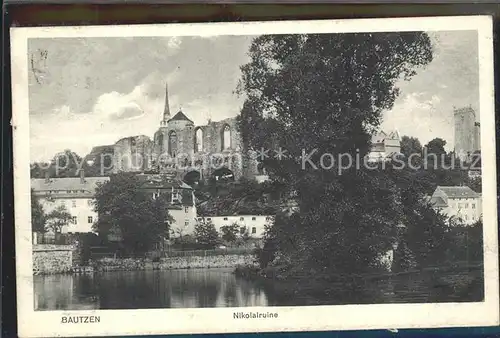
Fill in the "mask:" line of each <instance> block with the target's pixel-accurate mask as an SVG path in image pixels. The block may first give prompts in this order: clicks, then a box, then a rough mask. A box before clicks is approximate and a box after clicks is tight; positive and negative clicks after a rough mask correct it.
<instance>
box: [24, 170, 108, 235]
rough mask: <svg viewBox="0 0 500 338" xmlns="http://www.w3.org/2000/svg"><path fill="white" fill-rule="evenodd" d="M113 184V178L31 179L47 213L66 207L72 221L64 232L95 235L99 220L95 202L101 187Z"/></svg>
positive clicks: (64, 228)
mask: <svg viewBox="0 0 500 338" xmlns="http://www.w3.org/2000/svg"><path fill="white" fill-rule="evenodd" d="M107 181H109V177H84V175H83V171H82V174H81V175H80V177H58V178H41V179H37V178H34V179H31V188H32V189H33V193H34V195H35V196H37V197H38V198H39V200H40V203H41V205H42V207H43V210H44V212H45V213H46V214H48V213H50V212H51V211H52V210H54V209H55V208H57V207H59V206H65V207H66V209H67V211H68V212H69V213H70V214H71V217H72V218H71V221H70V223H69V224H68V225H66V226H64V227H63V228H62V233H88V232H92V225H93V224H94V222H95V221H96V220H97V213H96V212H95V211H94V206H93V201H94V196H95V192H96V189H97V187H98V186H99V184H104V183H105V182H107Z"/></svg>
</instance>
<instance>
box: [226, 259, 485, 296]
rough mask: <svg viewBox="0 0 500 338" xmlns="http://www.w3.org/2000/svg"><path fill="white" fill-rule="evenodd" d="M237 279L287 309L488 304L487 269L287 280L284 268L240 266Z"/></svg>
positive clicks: (472, 267)
mask: <svg viewBox="0 0 500 338" xmlns="http://www.w3.org/2000/svg"><path fill="white" fill-rule="evenodd" d="M234 273H235V275H236V276H237V277H238V278H243V279H245V280H248V281H252V282H254V283H257V284H259V285H261V286H262V287H265V288H266V289H267V290H269V291H270V294H273V295H276V298H277V300H276V301H277V302H280V303H285V304H286V305H296V303H297V302H299V303H300V304H301V305H325V304H333V303H334V304H375V303H399V302H403V303H408V302H413V303H422V302H450V301H455V302H464V301H468V302H470V301H482V300H483V299H484V277H483V268H482V265H471V266H451V267H440V268H436V267H433V268H427V269H422V270H418V271H405V272H400V273H382V272H379V273H372V274H364V275H331V276H328V277H318V276H316V275H311V276H307V277H306V276H304V277H298V276H294V277H291V276H286V273H284V270H283V269H282V268H280V267H272V268H266V269H260V268H259V267H257V266H254V265H252V266H239V267H237V268H236V269H235V271H234Z"/></svg>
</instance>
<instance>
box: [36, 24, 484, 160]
mask: <svg viewBox="0 0 500 338" xmlns="http://www.w3.org/2000/svg"><path fill="white" fill-rule="evenodd" d="M431 38H432V42H433V45H434V61H433V62H432V63H431V64H429V65H428V66H427V67H426V68H425V69H421V70H419V73H418V75H416V76H415V77H414V78H413V79H412V80H411V81H410V82H402V83H401V84H399V87H400V88H401V95H400V97H399V98H398V100H397V102H396V104H395V105H394V107H393V109H391V110H390V111H388V112H386V113H385V116H384V122H383V128H384V129H394V128H397V129H398V130H399V131H400V133H401V134H402V135H411V136H416V137H418V138H419V139H420V140H421V141H422V143H426V142H428V141H429V140H431V139H432V138H434V137H442V138H444V139H445V140H446V141H447V142H448V143H449V144H450V145H451V144H452V143H453V107H454V106H457V107H460V106H465V105H472V107H473V108H475V109H477V108H478V97H479V85H478V82H479V79H478V59H477V35H476V33H475V32H442V33H432V34H431ZM251 40H252V37H249V36H224V37H217V38H195V37H182V38H171V37H159V38H149V37H141V38H79V39H75V38H72V39H61V38H59V39H32V40H30V41H29V43H28V52H29V105H30V148H31V156H30V157H31V160H32V161H39V160H48V159H50V158H52V157H53V155H54V154H56V153H57V152H59V151H62V150H64V149H71V150H73V151H75V152H77V153H78V154H80V155H81V156H84V155H86V154H87V153H88V152H89V151H90V149H91V148H92V147H93V146H97V145H105V144H113V143H115V142H116V141H117V140H118V139H120V138H123V137H127V136H132V135H140V134H144V135H148V136H150V137H152V136H153V134H154V132H155V131H156V129H157V128H158V125H159V121H160V119H161V114H162V112H163V106H164V98H165V83H166V82H168V87H169V100H170V109H171V112H172V114H174V113H175V112H177V111H178V110H179V109H181V108H182V110H183V112H184V113H185V114H186V115H188V116H189V117H190V118H191V119H192V120H194V122H195V123H196V124H204V123H206V121H207V120H208V119H209V118H210V119H212V120H219V119H223V118H227V117H232V116H235V115H237V114H238V113H239V110H240V107H241V105H242V99H241V98H239V97H237V96H236V94H234V90H235V87H236V85H237V82H238V79H239V77H240V69H239V67H240V66H241V65H242V64H245V63H246V62H247V61H248V56H247V50H248V47H249V45H250V42H251Z"/></svg>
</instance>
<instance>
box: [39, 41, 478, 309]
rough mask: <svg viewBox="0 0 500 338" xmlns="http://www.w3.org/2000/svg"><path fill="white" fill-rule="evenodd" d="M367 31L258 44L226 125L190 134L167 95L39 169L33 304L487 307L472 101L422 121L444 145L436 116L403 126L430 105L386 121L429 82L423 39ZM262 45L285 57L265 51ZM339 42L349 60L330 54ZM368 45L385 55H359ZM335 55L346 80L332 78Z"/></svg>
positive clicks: (183, 112) (185, 114) (188, 115)
mask: <svg viewBox="0 0 500 338" xmlns="http://www.w3.org/2000/svg"><path fill="white" fill-rule="evenodd" d="M377 36H378V37H377V39H380V40H381V41H382V42H383V43H382V44H381V45H379V43H378V42H377V41H378V40H376V39H375V40H374V37H373V36H372V35H371V34H369V35H366V34H354V35H352V36H351V35H349V36H345V37H344V36H343V35H342V36H341V37H339V36H336V35H331V36H330V35H325V36H317V35H310V36H309V35H308V36H306V37H302V38H299V37H295V36H290V37H286V38H285V37H279V36H271V37H270V36H262V37H257V38H254V39H252V40H251V41H252V42H251V47H250V46H248V55H249V56H248V57H249V58H250V59H251V60H250V61H248V63H246V64H244V65H243V66H241V65H238V67H240V66H241V67H240V68H239V72H241V74H240V73H239V72H238V74H239V75H238V76H240V80H239V82H238V90H239V91H240V93H239V94H238V95H242V97H244V98H245V100H244V102H243V104H242V106H241V107H240V108H239V109H235V111H234V112H233V113H232V114H226V115H221V116H225V117H224V118H221V119H219V120H212V119H211V118H208V119H207V120H206V123H199V124H197V123H195V122H194V121H200V119H199V117H198V116H197V114H196V112H195V111H194V110H193V109H192V108H190V106H189V105H186V106H187V108H183V109H180V108H179V109H175V110H173V109H172V106H176V107H180V106H181V104H182V102H177V101H175V98H176V97H178V96H177V95H176V93H175V90H174V91H172V93H171V92H170V90H169V86H168V85H166V84H163V85H162V87H161V88H157V87H155V88H154V89H155V91H156V92H159V93H160V94H158V97H161V98H159V99H158V100H157V101H158V104H157V106H156V107H157V108H156V109H155V111H154V115H155V116H156V117H155V119H156V121H155V122H154V123H151V121H150V120H147V121H148V128H142V129H140V131H137V133H136V130H135V129H134V128H132V129H128V131H127V132H123V130H122V129H120V128H115V129H113V130H115V131H117V132H116V133H113V134H112V135H113V139H114V138H115V137H116V138H117V139H116V140H114V141H112V142H109V143H108V142H107V141H106V143H104V142H102V143H101V142H99V141H96V142H95V143H97V144H93V142H92V146H93V148H92V149H91V150H90V152H88V153H87V154H78V153H77V152H75V151H73V150H72V149H70V148H69V147H68V149H66V150H65V151H63V152H60V153H57V154H54V156H53V157H52V158H51V159H50V160H45V161H41V160H37V161H33V163H31V168H30V173H31V228H32V235H33V238H32V247H33V274H34V275H35V277H37V278H36V281H37V283H38V284H37V283H35V291H36V290H42V291H37V292H35V294H36V302H37V307H38V308H40V309H53V308H57V307H58V306H59V305H58V297H59V296H60V292H59V291H57V288H54V287H53V285H59V284H58V283H60V284H61V285H62V284H63V283H66V282H67V285H68V286H67V290H69V289H71V290H73V291H71V292H74V293H72V294H71V296H64V297H63V298H64V299H65V302H66V303H67V304H66V308H81V307H82V306H89V307H93V308H100V309H103V308H117V307H120V306H125V307H126V308H134V307H137V308H140V307H183V306H184V307H214V306H254V305H262V306H266V305H280V306H282V305H310V304H314V305H319V304H327V305H331V304H342V303H350V304H353V303H354V304H361V303H384V302H445V301H448V302H449V301H457V300H458V301H480V300H481V299H482V297H483V294H484V290H483V287H484V285H483V276H482V274H483V241H482V239H483V237H482V234H483V232H482V226H483V220H482V216H483V212H482V211H483V202H482V179H481V176H482V170H481V142H480V139H481V136H480V123H479V121H480V118H479V117H480V116H479V112H477V111H476V110H477V108H476V107H477V105H476V104H475V102H474V100H472V99H471V101H472V103H473V104H471V105H464V102H463V101H462V102H460V105H459V106H458V104H457V106H458V107H455V106H453V107H451V106H450V105H449V104H448V103H446V104H447V105H446V107H448V110H447V111H442V112H438V113H436V112H433V114H434V118H436V121H437V117H439V118H442V119H443V120H445V122H444V124H445V125H446V126H447V127H448V129H450V131H453V136H452V137H450V134H447V135H444V132H443V135H442V134H441V130H440V129H439V127H436V128H430V125H431V124H432V123H434V122H428V123H429V124H428V125H427V126H424V128H421V130H422V129H425V130H426V133H427V134H422V133H420V134H419V133H417V132H415V133H413V132H412V128H411V127H412V126H410V128H409V127H408V125H401V123H406V121H405V120H404V118H409V117H410V116H411V115H412V114H413V115H414V116H413V118H415V119H416V120H418V118H419V116H418V114H422V115H423V114H426V113H427V112H428V111H431V108H429V106H428V105H422V107H423V108H419V109H420V110H416V112H408V113H407V115H404V116H403V118H402V119H400V120H397V121H399V123H392V124H391V125H384V124H382V123H381V122H382V121H383V119H384V117H387V116H389V115H390V113H391V112H390V109H391V107H393V106H394V100H395V99H396V98H397V96H398V91H397V88H396V83H398V82H397V81H398V79H399V78H400V77H401V75H406V76H408V77H409V78H411V77H412V76H413V75H414V73H417V74H418V72H419V71H422V72H425V69H424V68H425V67H424V68H421V66H422V65H426V64H432V48H431V45H430V40H429V38H428V36H427V33H424V32H422V33H418V32H417V33H408V34H402V35H401V36H400V35H397V37H398V38H397V39H394V38H392V37H391V36H386V35H385V33H384V34H382V33H380V34H379V35H377ZM290 41H291V42H290ZM344 42H345V43H344ZM304 43H305V44H306V45H307V44H308V43H310V44H311V45H310V46H309V47H310V48H309V47H308V49H307V48H306V49H304ZM268 44H271V45H274V46H276V48H278V50H281V49H280V48H282V47H283V45H287V46H288V44H290V45H291V47H290V48H291V49H290V50H292V51H293V52H290V53H292V54H291V55H288V54H287V53H289V52H288V51H283V53H284V54H283V53H277V54H272V55H270V54H267V52H266V53H264V52H263V50H267V49H266V48H268V47H267V46H268ZM336 44H341V45H342V46H343V47H342V48H344V47H345V46H349V47H348V48H351V49H349V50H347V51H345V53H343V54H342V55H337V54H338V53H337V50H338V48H333V47H331V46H336ZM371 44H374V45H373V46H372V47H373V48H382V49H383V48H386V49H384V50H383V51H381V52H380V53H379V54H377V53H375V54H376V56H373V55H372V54H373V53H359V52H358V49H360V50H363V49H364V48H369V47H368V46H371ZM400 44H401V45H400ZM322 45H325V46H329V47H328V48H333V49H332V50H330V51H329V52H327V53H325V52H324V51H323V49H322V48H317V46H322ZM475 45H477V44H475ZM352 46H357V47H352ZM381 46H385V47H381ZM408 46H412V48H414V49H415V50H414V51H413V52H412V53H410V54H408V55H407V54H405V53H400V52H398V50H399V49H401V48H403V49H405V48H408ZM345 48H347V47H345ZM352 48H353V49H352ZM370 48H371V47H370ZM313 52H314V53H317V55H315V58H310V57H309V54H308V53H313ZM294 53H296V54H297V55H300V56H301V57H298V58H296V57H292V56H293V55H295V54H294ZM384 53H386V54H384ZM282 54H283V55H282ZM287 55H288V56H287ZM335 55H337V56H336V57H338V58H340V59H342V60H343V61H342V62H345V63H346V64H349V67H353V68H352V72H353V74H346V73H345V71H344V68H338V67H337V66H335V70H336V71H332V70H331V69H330V66H328V67H326V65H337V64H338V62H339V61H338V60H337V59H332V57H333V56H335ZM349 55H350V56H349ZM381 55H382V56H383V55H388V56H390V57H385V56H384V57H382V56H381ZM415 55H417V56H415ZM453 55H456V53H455V54H453ZM262 57H264V58H267V59H266V62H267V64H268V65H280V67H282V68H279V67H278V68H277V69H274V68H273V67H271V68H272V69H271V68H269V67H267V66H264V64H263V63H261V58H262ZM371 57H381V59H380V60H379V62H378V63H377V62H375V64H372V61H373V60H372V59H370V58H371ZM355 58H359V60H355V61H353V59H355ZM365 58H366V59H365ZM414 58H415V59H414ZM315 60H316V61H315ZM317 60H320V61H321V62H320V61H317ZM315 62H317V63H315ZM311 63H312V64H311ZM365 64H370V65H371V66H370V67H372V68H373V67H375V68H374V69H371V70H370V71H367V70H366V69H367V67H364V66H359V65H365ZM325 67H326V68H325ZM370 67H368V68H370ZM414 69H415V71H414ZM298 71H299V72H298ZM297 72H298V73H297ZM339 77H340V78H339ZM365 77H368V78H369V79H368V80H367V79H365ZM381 78H384V80H380V79H381ZM204 81H205V80H204ZM206 81H209V79H206ZM405 81H406V80H405ZM409 81H410V80H409ZM162 82H164V80H162ZM410 82H411V81H410ZM374 83H376V84H377V85H376V86H375V85H374ZM257 84H258V85H257ZM163 86H164V87H163ZM443 88H444V87H443ZM172 94H173V95H172ZM219 94H220V95H219V96H220V97H226V96H224V95H223V93H219ZM113 95H114V94H113ZM190 95H196V94H192V93H191V94H190ZM412 95H413V94H411V93H410V94H408V95H407V98H408V97H410V98H413V97H415V96H416V94H415V95H414V96H412ZM422 95H423V94H422ZM227 97H229V96H227ZM431 99H434V98H433V97H431ZM171 102H176V104H175V105H171ZM402 102H403V103H405V102H407V101H404V100H403V101H402ZM436 102H437V101H436ZM410 103H411V102H410ZM408 105H409V106H410V104H408ZM229 106H230V105H229ZM191 107H192V106H191ZM205 108H206V109H207V110H210V107H204V109H205ZM217 109H219V107H215V108H213V110H217ZM400 110H401V108H400ZM144 111H145V110H141V111H140V113H141V114H145V112H144ZM403 111H404V112H405V113H406V109H403ZM148 114H150V115H151V114H153V113H152V112H148ZM198 114H199V112H198ZM399 114H403V112H401V111H400V112H399ZM227 116H231V117H227ZM445 117H446V118H445ZM113 118H114V117H113ZM112 121H115V120H112ZM124 121H127V122H126V123H130V124H133V123H134V122H133V121H132V120H128V119H125V120H124ZM134 121H135V120H134ZM112 123H114V122H112ZM407 123H410V122H407ZM123 126H124V125H123V124H122V127H123ZM390 126H392V127H390ZM396 127H397V128H396ZM138 129H139V128H138ZM402 129H405V133H404V134H403V133H401V132H400V131H401V130H402ZM144 130H149V131H150V132H151V135H147V134H148V133H146V132H144V134H143V133H142V132H143V131H144ZM428 130H432V132H430V133H429V132H428ZM422 135H425V137H424V136H422ZM110 138H111V137H110ZM99 140H103V139H99ZM106 140H108V141H109V138H106ZM451 140H453V141H451ZM92 141H94V140H93V139H92ZM58 147H60V146H59V145H58ZM86 149H90V147H89V148H86ZM87 151H88V150H87ZM117 271H128V272H130V274H129V275H126V276H125V275H121V274H118V273H117V274H114V272H117ZM61 274H68V275H69V276H70V277H68V278H69V280H68V281H66V282H64V281H63V280H62V279H64V278H62V277H52V276H60V275H61ZM46 276H51V277H46ZM51 278H54V280H57V282H56V281H53V280H52V279H51ZM59 278H61V280H59ZM72 283H75V286H74V287H73V286H70V285H73V284H72ZM65 285H66V284H65ZM159 285H163V286H159ZM184 288H185V290H184ZM115 289H118V290H119V291H118V290H115ZM149 289H152V290H157V291H154V292H152V293H147V292H142V290H149ZM65 290H66V289H65ZM74 290H80V291H74ZM82 290H83V291H82ZM68 292H69V291H68ZM78 292H80V293H78ZM87 293H88V294H91V295H93V296H92V297H97V299H94V298H92V297H90V296H89V297H86V296H85V294H87ZM61 297H62V296H61ZM179 299H181V300H179ZM131 304H132V305H131Z"/></svg>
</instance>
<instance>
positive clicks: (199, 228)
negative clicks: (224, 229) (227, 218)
mask: <svg viewBox="0 0 500 338" xmlns="http://www.w3.org/2000/svg"><path fill="white" fill-rule="evenodd" d="M194 237H195V238H196V243H197V244H198V245H199V246H200V247H203V248H205V249H213V248H215V247H216V246H217V244H219V242H220V240H219V234H218V233H217V229H215V225H214V224H213V223H212V222H198V223H196V225H195V227H194Z"/></svg>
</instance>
